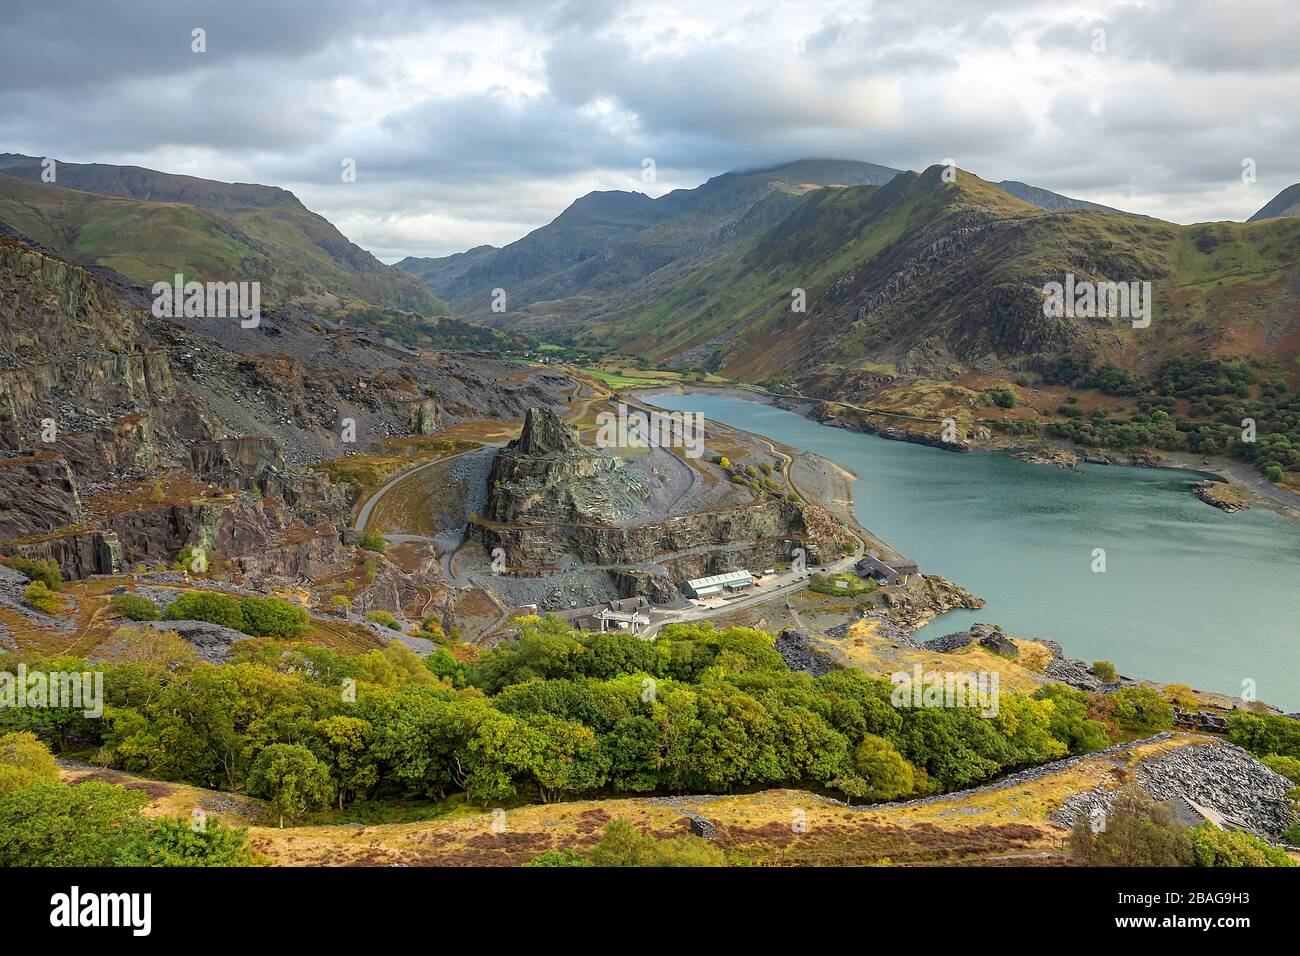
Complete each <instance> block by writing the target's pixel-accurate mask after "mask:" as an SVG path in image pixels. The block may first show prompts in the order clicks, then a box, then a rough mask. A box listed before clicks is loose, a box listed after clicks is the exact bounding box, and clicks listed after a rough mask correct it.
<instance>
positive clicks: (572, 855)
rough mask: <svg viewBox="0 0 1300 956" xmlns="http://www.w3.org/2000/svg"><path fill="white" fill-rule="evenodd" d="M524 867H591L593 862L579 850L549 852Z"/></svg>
mask: <svg viewBox="0 0 1300 956" xmlns="http://www.w3.org/2000/svg"><path fill="white" fill-rule="evenodd" d="M523 865H524V866H551V867H555V866H591V861H590V860H588V859H587V858H586V857H585V856H583V855H582V854H581V853H579V852H578V851H577V850H547V851H546V852H545V853H543V854H542V855H541V856H535V857H533V858H532V859H531V860H529V861H528V862H527V863H524V864H523Z"/></svg>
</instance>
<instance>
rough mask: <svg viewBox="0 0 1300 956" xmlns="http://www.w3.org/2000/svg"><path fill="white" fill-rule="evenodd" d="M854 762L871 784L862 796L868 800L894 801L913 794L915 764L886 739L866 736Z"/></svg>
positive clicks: (872, 735) (855, 755)
mask: <svg viewBox="0 0 1300 956" xmlns="http://www.w3.org/2000/svg"><path fill="white" fill-rule="evenodd" d="M853 763H854V764H855V765H856V767H857V768H858V773H860V774H861V775H862V777H863V779H864V780H866V781H867V790H866V792H865V793H863V794H862V796H864V797H866V798H867V799H868V800H893V799H896V798H897V797H902V796H905V795H907V794H909V793H911V792H912V790H913V788H914V787H915V786H916V774H915V771H914V770H913V767H912V765H911V764H910V763H908V762H907V758H905V757H904V756H903V755H902V754H900V753H899V752H898V751H897V750H895V749H894V745H893V744H891V743H890V742H889V741H888V740H886V739H885V738H884V737H877V736H876V735H875V734H867V735H866V736H865V737H863V738H862V743H860V744H858V749H857V750H856V751H855V752H854V754H853Z"/></svg>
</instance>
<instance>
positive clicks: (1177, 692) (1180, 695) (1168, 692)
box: [1165, 684, 1197, 710]
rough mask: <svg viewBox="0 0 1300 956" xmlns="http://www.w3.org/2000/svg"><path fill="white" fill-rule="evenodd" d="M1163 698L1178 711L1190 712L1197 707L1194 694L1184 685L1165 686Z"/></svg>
mask: <svg viewBox="0 0 1300 956" xmlns="http://www.w3.org/2000/svg"><path fill="white" fill-rule="evenodd" d="M1165 696H1166V697H1168V698H1169V702H1170V703H1171V704H1173V705H1174V706H1175V707H1177V708H1178V709H1179V710H1191V709H1192V708H1193V707H1195V706H1197V703H1196V694H1195V692H1194V691H1193V690H1192V689H1191V688H1190V687H1188V686H1187V685H1186V684H1166V685H1165Z"/></svg>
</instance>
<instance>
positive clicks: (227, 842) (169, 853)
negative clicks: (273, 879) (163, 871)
mask: <svg viewBox="0 0 1300 956" xmlns="http://www.w3.org/2000/svg"><path fill="white" fill-rule="evenodd" d="M254 862H255V857H254V855H253V852H252V851H251V850H250V849H249V848H248V831H247V830H244V829H241V828H238V827H230V826H226V824H224V823H222V822H221V821H220V820H218V819H216V818H211V819H208V820H206V821H205V822H204V825H203V827H202V828H201V829H195V828H194V827H193V826H191V824H190V821H189V820H187V819H185V818H184V817H162V818H160V819H156V820H151V821H149V823H148V824H147V825H146V828H145V829H144V832H143V833H141V835H140V836H139V837H138V838H137V839H136V840H135V841H134V842H133V843H130V844H129V845H127V846H125V847H123V848H122V849H121V850H120V851H118V854H117V856H115V857H114V858H113V865H114V866H251V865H253V863H254Z"/></svg>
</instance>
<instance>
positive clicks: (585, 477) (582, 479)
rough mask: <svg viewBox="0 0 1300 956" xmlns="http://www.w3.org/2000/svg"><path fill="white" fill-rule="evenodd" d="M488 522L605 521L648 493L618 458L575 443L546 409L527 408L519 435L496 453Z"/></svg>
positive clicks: (490, 481) (554, 414)
mask: <svg viewBox="0 0 1300 956" xmlns="http://www.w3.org/2000/svg"><path fill="white" fill-rule="evenodd" d="M488 481H489V486H490V489H491V490H490V493H489V495H488V507H487V518H488V519H489V520H490V521H494V522H501V523H514V522H523V523H534V524H536V523H553V522H578V521H599V522H607V521H611V520H613V517H614V516H615V515H617V514H618V513H621V512H626V511H628V510H630V509H631V508H632V506H633V502H636V501H639V500H641V499H644V498H645V497H646V495H647V491H646V489H645V488H644V486H643V485H642V483H641V481H640V479H639V478H637V477H636V476H633V475H630V474H628V473H626V472H625V471H624V468H623V459H622V458H619V457H618V456H617V455H613V454H610V453H609V452H606V451H602V450H599V449H593V448H588V447H587V446H585V445H583V444H582V443H581V442H580V441H578V438H577V436H576V435H575V434H574V432H573V430H572V429H571V428H569V426H567V425H566V424H564V422H563V420H562V419H561V418H560V416H559V415H557V414H556V413H555V412H554V411H552V410H551V409H549V408H543V407H537V408H530V409H529V410H528V415H527V417H526V418H525V419H524V428H523V431H522V432H521V433H520V435H519V437H518V438H516V439H515V440H513V441H512V442H510V443H509V444H508V445H506V447H505V448H503V449H501V451H500V452H498V453H497V456H496V459H495V461H493V463H492V470H491V473H490V474H489V476H488Z"/></svg>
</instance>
